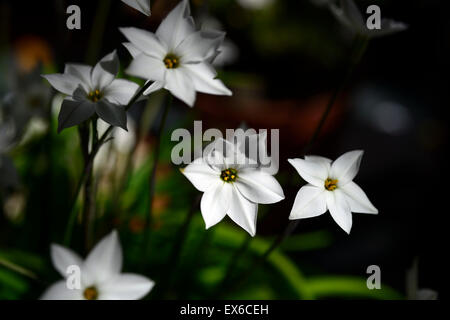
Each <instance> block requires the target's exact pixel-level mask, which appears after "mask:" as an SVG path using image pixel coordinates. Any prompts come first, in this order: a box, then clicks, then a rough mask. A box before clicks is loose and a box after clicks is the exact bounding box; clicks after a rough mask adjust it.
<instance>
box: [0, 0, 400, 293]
mask: <svg viewBox="0 0 450 320" xmlns="http://www.w3.org/2000/svg"><path fill="white" fill-rule="evenodd" d="M122 1H123V2H124V3H126V4H127V5H129V6H131V7H133V8H134V9H136V10H139V11H140V12H142V13H143V14H145V15H150V1H148V0H122ZM244 2H245V4H244ZM260 2H261V1H260ZM262 2H264V4H266V3H269V2H267V1H262ZM262 2H261V3H262ZM321 2H324V1H321ZM241 3H243V4H244V5H246V6H250V5H251V6H252V7H255V4H256V2H255V1H241ZM327 5H328V6H329V8H330V10H331V11H332V12H333V14H334V15H335V16H336V18H337V19H338V20H339V21H340V22H342V24H344V25H345V26H347V27H348V28H350V29H351V30H352V31H354V32H356V33H358V34H362V35H364V36H367V37H373V36H380V35H384V34H389V33H394V32H397V31H401V30H404V29H405V28H406V26H405V25H404V24H400V23H396V22H394V21H392V20H383V21H382V30H379V31H375V30H374V31H370V30H368V29H367V28H366V26H365V25H364V22H363V17H362V15H361V13H360V12H359V10H358V8H357V7H356V5H355V4H354V2H353V1H352V0H342V1H341V5H340V6H338V5H337V4H336V2H335V1H327ZM255 8H256V7H255ZM120 32H121V33H122V34H123V35H124V36H125V38H126V39H127V42H125V43H124V44H123V45H124V46H125V47H126V49H127V50H128V51H129V53H130V55H131V56H132V61H131V63H130V65H129V66H128V67H127V68H126V69H125V73H126V74H128V75H130V76H135V77H139V78H142V79H144V80H145V81H146V84H145V85H144V86H143V87H141V88H139V86H138V84H136V83H134V82H132V81H129V80H126V79H118V78H117V76H118V73H119V66H120V65H119V58H118V55H117V53H116V51H113V52H111V53H109V54H108V55H106V56H105V57H104V58H102V59H101V60H100V61H99V62H98V63H97V64H96V65H95V66H93V67H92V66H88V65H84V64H75V63H69V64H66V65H65V69H64V73H62V74H47V75H44V76H43V77H44V78H45V79H46V80H47V81H48V82H49V83H50V84H51V86H52V87H53V88H55V89H56V90H57V91H59V92H60V93H62V94H64V95H66V96H65V98H64V100H63V102H62V106H61V110H60V113H59V117H58V131H61V130H63V129H65V128H69V127H72V126H76V125H81V124H83V123H84V122H86V121H88V120H90V119H93V120H95V122H94V124H95V127H94V128H95V132H96V133H98V132H97V131H98V127H97V125H99V124H100V128H101V130H100V131H102V136H103V133H105V134H106V135H107V134H108V132H110V131H108V130H109V129H111V130H112V127H109V128H106V127H107V126H106V125H105V124H104V123H103V122H100V123H99V122H97V121H96V120H98V119H97V118H100V119H101V120H103V121H104V122H106V123H107V124H109V125H111V126H114V127H120V128H122V129H125V130H127V114H126V111H127V109H128V108H129V107H131V105H132V104H133V102H134V101H136V99H137V98H138V97H139V96H140V95H145V96H147V95H149V94H151V93H153V92H155V91H157V90H160V89H166V90H168V91H169V92H170V94H171V95H173V96H175V97H176V98H178V99H179V100H181V101H183V102H184V103H186V104H187V105H188V106H190V107H193V106H194V104H195V101H196V95H197V92H201V93H206V94H213V95H226V96H229V95H231V94H232V92H231V91H230V90H229V89H228V88H227V87H226V86H225V85H224V83H223V82H222V81H221V80H219V79H218V78H217V73H216V71H215V69H214V67H213V66H212V63H213V61H214V59H215V58H216V57H217V55H218V54H219V53H220V48H221V46H222V45H223V42H224V38H225V34H224V33H223V32H219V31H216V30H197V29H196V27H195V23H194V20H193V17H192V16H191V12H190V6H189V2H188V0H182V1H181V2H180V3H179V4H178V5H177V6H176V7H175V8H174V9H173V10H172V11H171V12H170V13H169V14H168V15H167V17H165V19H164V20H163V21H162V22H161V24H160V25H159V27H158V28H157V30H156V32H155V33H152V32H150V31H147V30H143V29H138V28H135V27H124V28H120ZM12 135H13V128H11V127H9V126H6V125H5V124H4V123H1V122H0V169H1V170H3V169H2V167H4V166H5V165H7V163H8V162H7V160H5V159H6V158H4V157H3V154H4V153H5V152H6V151H7V150H8V147H9V145H10V144H11V136H12ZM96 138H98V137H96ZM133 139H134V138H133ZM254 139H257V140H254ZM265 139H266V137H260V139H258V137H250V141H252V143H258V141H259V142H261V140H262V141H264V142H265ZM88 140H89V138H88ZM93 141H94V138H93ZM126 141H127V144H130V142H129V141H130V140H126ZM97 142H98V141H97ZM102 142H104V141H102ZM134 142H135V141H134V140H133V143H134ZM93 143H94V142H93ZM264 145H265V144H260V145H259V148H264ZM87 149H89V148H87ZM91 149H94V147H93V146H91ZM205 150H207V151H206V152H204V155H203V156H202V157H200V158H197V159H195V160H194V161H193V162H192V163H191V164H189V165H187V166H186V167H185V168H184V169H182V170H181V172H182V174H183V175H184V176H185V177H186V178H187V179H188V180H189V181H190V182H191V183H192V184H193V185H194V187H195V188H196V189H198V190H199V191H200V192H202V193H203V195H202V198H201V203H200V210H201V214H202V216H203V219H204V222H205V225H206V229H208V228H210V227H212V226H214V225H216V224H217V223H219V222H220V221H222V220H223V219H224V218H225V216H228V217H229V218H230V219H231V220H233V221H234V222H235V223H236V224H237V225H239V226H240V227H241V228H243V229H244V230H245V231H246V232H248V233H249V234H250V235H251V236H255V234H256V226H257V214H258V205H260V204H274V203H277V202H280V201H282V200H284V198H285V196H284V192H283V189H282V187H281V185H280V184H279V182H278V181H277V180H276V179H275V177H274V176H273V174H271V173H270V172H268V171H267V170H265V168H263V167H262V166H261V165H260V164H259V163H258V161H257V159H253V158H251V157H249V156H247V155H246V152H245V148H244V149H243V147H242V145H240V144H239V143H237V142H236V141H234V140H233V141H228V140H224V139H217V140H215V141H214V142H212V143H211V144H210V145H209V146H207V147H206V149H205ZM263 151H264V153H265V150H263ZM93 155H94V158H95V155H96V154H95V153H94V154H93ZM362 156H363V151H361V150H356V151H351V152H347V153H345V154H343V155H342V156H340V157H339V158H338V159H337V160H335V161H334V162H333V161H332V160H330V159H327V158H324V157H320V156H310V155H308V156H305V157H304V159H300V158H298V159H289V160H288V161H289V163H290V164H291V165H292V166H293V167H294V168H295V169H296V170H297V172H298V173H299V175H300V176H301V177H302V178H303V179H304V180H305V181H306V182H307V184H306V185H304V186H302V187H301V188H300V190H299V191H298V193H297V196H296V198H295V201H294V203H293V207H292V210H291V213H290V216H289V219H291V220H297V219H304V218H311V217H316V216H319V215H322V214H324V213H325V212H327V211H329V212H330V214H331V216H332V218H333V219H334V220H335V222H336V223H337V224H338V225H339V227H341V228H342V229H343V230H344V231H345V232H347V233H350V230H351V227H352V213H353V212H355V213H367V214H377V213H378V210H377V209H376V208H375V207H374V205H373V204H372V203H371V202H370V200H369V199H368V197H367V196H366V194H365V193H364V191H363V190H362V189H361V188H360V187H359V186H358V185H357V184H356V183H355V182H353V179H354V178H355V176H356V175H357V173H358V171H359V167H360V163H361V159H362ZM103 157H107V156H106V155H103ZM100 159H101V157H100ZM94 160H95V159H93V161H94ZM155 167H156V165H155ZM86 168H89V163H88V165H86ZM2 176H3V175H2ZM0 177H1V176H0ZM82 181H83V180H82ZM1 184H2V181H1V180H0V186H1ZM51 258H52V261H53V264H54V266H55V268H56V269H57V270H58V271H59V273H60V274H61V275H62V276H63V277H64V280H61V281H59V282H57V283H55V284H53V285H52V286H50V287H49V288H48V289H47V290H46V291H45V292H44V294H43V295H42V299H76V300H102V299H140V298H143V297H144V296H145V295H147V294H148V292H150V290H151V289H152V288H153V286H154V283H153V281H151V280H149V279H147V278H146V277H143V276H139V275H135V274H122V273H121V269H122V249H121V246H120V243H119V238H118V234H117V232H116V231H112V232H111V233H110V234H109V235H107V236H106V237H105V238H103V239H102V240H101V241H100V242H99V243H98V244H97V245H96V246H95V247H94V249H93V250H92V251H91V252H90V254H89V255H88V256H87V258H86V259H85V260H84V261H83V260H82V259H81V258H80V257H79V256H78V255H77V254H76V253H74V252H73V251H71V250H70V249H67V248H64V247H62V246H59V245H56V244H54V245H52V246H51ZM71 266H75V267H78V268H79V270H80V276H81V277H80V283H79V286H78V287H77V288H75V289H70V288H69V286H68V281H70V280H71V279H69V275H68V273H67V270H68V268H69V267H71Z"/></svg>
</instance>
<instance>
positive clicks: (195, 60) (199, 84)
mask: <svg viewBox="0 0 450 320" xmlns="http://www.w3.org/2000/svg"><path fill="white" fill-rule="evenodd" d="M120 31H121V32H122V33H123V34H124V35H125V37H126V38H127V39H128V40H129V41H130V42H129V43H124V45H125V47H126V48H127V49H128V51H129V52H130V54H131V55H132V56H133V61H132V62H131V64H130V66H129V67H128V69H127V70H126V72H127V73H128V74H130V75H133V76H137V77H141V78H144V79H147V80H149V81H154V83H153V84H152V85H151V86H150V87H149V88H148V89H147V90H146V91H145V92H144V94H146V95H147V94H150V93H151V92H154V91H156V90H159V89H162V88H165V89H167V90H169V91H170V92H171V93H172V94H173V95H174V96H175V97H177V98H178V99H180V100H182V101H184V102H185V103H186V104H187V105H189V106H190V107H192V106H193V105H194V102H195V98H196V92H197V91H198V92H203V93H209V94H215V95H231V91H230V90H229V89H227V88H226V87H225V86H224V84H223V83H222V81H220V80H219V79H216V76H217V73H216V71H215V70H214V68H213V67H212V66H211V62H212V60H213V59H214V57H215V56H216V55H217V54H218V48H219V46H220V45H221V44H222V42H223V39H224V37H225V35H224V33H222V32H218V31H196V30H195V26H194V20H193V19H192V17H191V16H190V8H189V2H188V1H187V0H183V1H182V2H181V3H180V4H179V5H178V6H176V7H175V8H174V9H173V10H172V11H171V12H170V13H169V15H168V16H167V17H166V18H165V19H164V20H163V21H162V22H161V25H160V26H159V27H158V30H157V31H156V33H151V32H148V31H146V30H142V29H137V28H132V27H129V28H120Z"/></svg>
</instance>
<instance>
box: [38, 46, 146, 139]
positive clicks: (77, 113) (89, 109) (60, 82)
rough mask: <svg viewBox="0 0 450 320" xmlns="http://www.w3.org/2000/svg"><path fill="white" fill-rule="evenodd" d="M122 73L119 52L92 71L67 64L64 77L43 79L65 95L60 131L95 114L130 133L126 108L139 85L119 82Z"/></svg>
mask: <svg viewBox="0 0 450 320" xmlns="http://www.w3.org/2000/svg"><path fill="white" fill-rule="evenodd" d="M118 72H119V59H118V57H117V54H116V51H113V52H112V53H110V54H108V55H106V56H105V57H104V58H103V59H102V60H100V62H98V63H97V65H96V66H95V67H94V68H92V67H90V66H87V65H83V64H66V67H65V70H64V74H49V75H44V76H43V77H44V78H45V79H47V80H48V82H50V84H51V85H52V86H53V88H55V89H56V90H58V91H59V92H61V93H64V94H66V95H68V97H67V98H66V99H64V101H63V104H62V106H61V111H60V113H59V117H58V131H61V130H62V129H64V128H68V127H71V126H74V125H78V124H80V123H82V122H84V121H86V120H88V119H89V118H90V117H91V116H92V115H94V113H97V115H98V116H99V117H100V118H102V119H103V120H105V121H106V122H108V123H109V124H111V125H114V126H119V127H121V128H123V129H125V130H126V128H127V115H126V112H125V108H124V106H125V105H127V104H128V102H129V101H130V100H131V98H132V97H133V96H134V94H135V93H136V91H137V90H138V88H139V86H138V85H137V84H136V83H134V82H131V81H128V80H124V79H115V78H116V75H117V73H118Z"/></svg>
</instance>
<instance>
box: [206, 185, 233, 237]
mask: <svg viewBox="0 0 450 320" xmlns="http://www.w3.org/2000/svg"><path fill="white" fill-rule="evenodd" d="M231 192H232V186H230V184H229V183H225V182H223V181H220V179H219V180H218V182H216V183H215V184H213V185H212V186H211V187H210V188H209V189H208V191H206V192H205V193H204V194H203V196H202V200H201V203H200V209H201V212H202V216H203V220H205V224H206V229H209V228H210V227H212V226H214V225H216V224H217V223H219V222H220V221H221V220H222V219H223V218H224V217H225V215H226V213H227V210H228V208H229V207H230V202H231V197H232V194H231Z"/></svg>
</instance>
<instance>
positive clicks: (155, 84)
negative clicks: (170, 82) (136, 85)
mask: <svg viewBox="0 0 450 320" xmlns="http://www.w3.org/2000/svg"><path fill="white" fill-rule="evenodd" d="M162 88H164V82H161V81H155V82H153V83H152V84H151V85H150V86H149V87H148V88H147V90H145V91H144V95H146V96H148V95H149V94H150V93H153V92H155V91H158V90H161V89H162Z"/></svg>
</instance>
